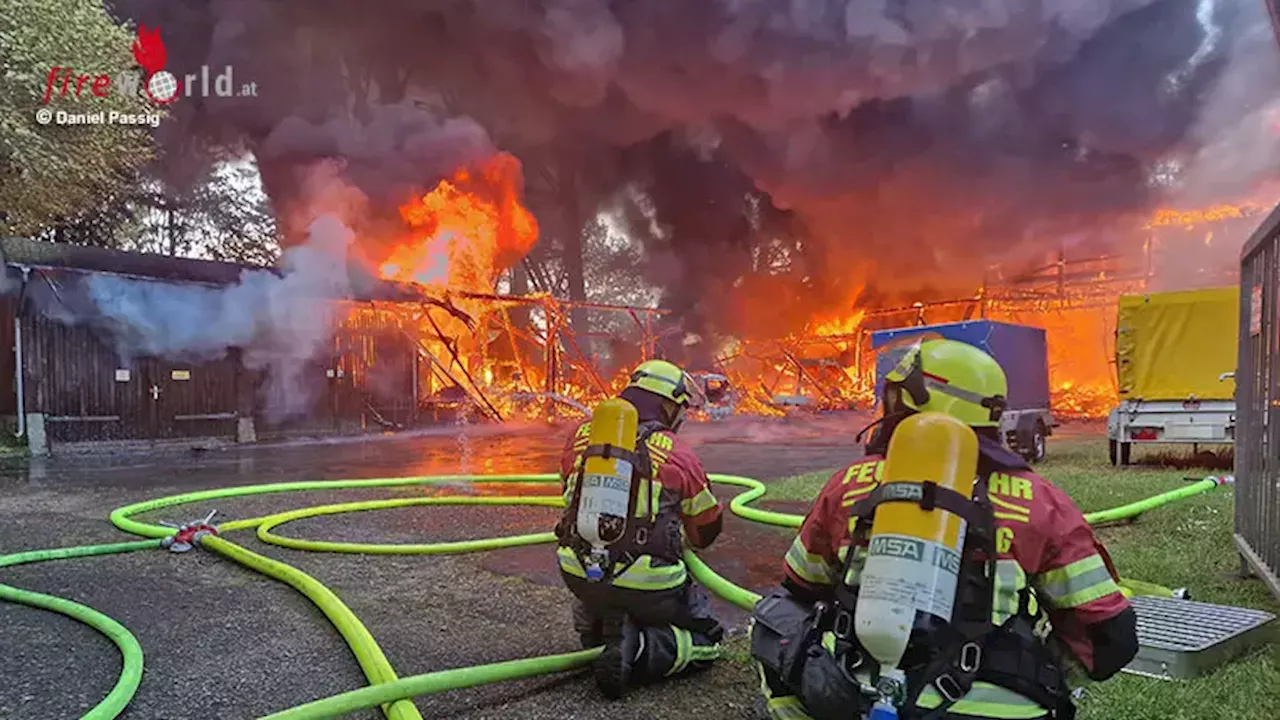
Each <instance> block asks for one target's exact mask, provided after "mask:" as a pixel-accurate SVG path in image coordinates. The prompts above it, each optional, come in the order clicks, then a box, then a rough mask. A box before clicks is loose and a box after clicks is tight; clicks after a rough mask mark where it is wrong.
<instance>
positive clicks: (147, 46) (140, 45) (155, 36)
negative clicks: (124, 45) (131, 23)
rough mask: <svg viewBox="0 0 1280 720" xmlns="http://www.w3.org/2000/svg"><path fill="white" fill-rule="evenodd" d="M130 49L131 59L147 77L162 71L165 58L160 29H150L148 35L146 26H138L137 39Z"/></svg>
mask: <svg viewBox="0 0 1280 720" xmlns="http://www.w3.org/2000/svg"><path fill="white" fill-rule="evenodd" d="M132 49H133V59H134V60H137V61H138V64H139V65H141V66H142V69H143V70H146V71H147V75H154V74H155V73H157V72H159V71H161V70H163V69H164V64H165V60H166V59H167V56H166V54H165V50H164V42H163V41H161V40H160V28H152V29H151V32H150V33H148V32H147V26H146V25H139V26H138V38H137V39H136V40H134V41H133V46H132Z"/></svg>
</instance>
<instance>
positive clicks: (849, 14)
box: [116, 0, 1278, 327]
mask: <svg viewBox="0 0 1280 720" xmlns="http://www.w3.org/2000/svg"><path fill="white" fill-rule="evenodd" d="M116 5H117V7H118V8H119V9H120V10H121V11H122V12H123V13H124V14H125V15H127V16H129V17H132V18H135V19H137V20H140V21H145V22H147V23H148V24H149V25H151V24H153V25H158V26H159V27H161V29H162V32H163V34H164V37H165V40H166V43H167V44H168V45H169V47H170V53H171V58H172V62H171V65H173V66H175V67H176V68H178V69H181V68H182V67H183V66H186V67H195V66H198V65H200V64H203V63H207V64H209V65H211V66H214V67H215V68H218V67H221V66H222V65H225V64H228V63H230V64H233V65H234V67H235V72H236V77H237V78H238V79H242V80H246V81H247V80H253V81H256V82H257V83H258V85H259V96H258V97H254V98H232V99H221V98H213V99H210V100H209V101H207V102H187V100H183V101H182V102H180V103H177V104H176V105H175V112H176V113H177V114H178V117H179V119H178V121H177V123H176V124H175V127H181V128H182V132H184V133H196V134H199V135H201V136H203V137H208V138H210V139H214V140H216V141H219V142H224V143H230V142H234V143H239V144H241V145H243V146H245V147H247V148H249V149H251V150H253V151H254V152H255V154H256V155H257V157H258V160H259V163H260V166H261V167H262V169H263V175H264V182H265V185H266V187H267V190H268V192H269V193H270V194H271V196H272V200H273V202H275V203H276V207H277V209H278V210H280V211H281V213H282V214H284V215H286V216H287V215H288V214H289V213H288V211H289V208H290V207H291V206H292V205H294V204H297V203H305V202H306V199H305V198H303V197H301V196H300V194H299V193H300V186H299V183H298V179H297V176H296V168H298V167H301V166H305V165H306V164H308V163H310V162H311V161H313V160H315V159H316V158H322V157H332V156H335V155H336V156H342V157H344V158H346V161H347V166H346V167H347V170H346V172H347V174H348V176H349V178H350V180H351V181H352V182H353V183H355V184H356V185H358V186H359V187H360V188H361V189H362V190H363V191H364V192H365V193H367V194H368V196H369V197H370V198H371V199H372V200H373V203H374V206H375V208H376V207H377V206H378V205H379V204H387V203H390V202H392V201H394V199H395V198H396V197H397V196H400V195H403V194H407V193H408V192H410V191H411V189H412V188H413V187H416V186H421V185H429V184H430V183H432V182H434V180H435V179H436V178H438V177H440V176H441V175H443V174H445V173H447V172H449V171H451V170H452V169H453V168H454V167H455V166H456V165H457V164H458V163H461V162H466V161H467V160H468V159H469V158H473V157H475V156H476V155H480V154H483V153H486V152H490V151H491V149H492V148H494V147H497V148H500V149H504V150H510V151H513V152H515V153H516V154H517V155H520V156H521V157H522V158H526V162H527V163H528V160H527V159H528V158H538V165H541V166H547V167H551V168H552V169H554V170H556V171H557V172H559V171H561V170H564V169H565V168H576V169H578V170H581V169H583V168H588V169H590V170H592V172H591V173H589V174H586V175H584V177H589V178H591V180H590V183H589V184H591V185H592V186H591V187H584V188H581V189H580V190H579V192H580V194H581V195H582V196H585V197H589V198H592V202H588V203H586V207H583V208H581V209H580V211H579V212H580V213H581V214H584V215H589V214H591V213H592V212H593V209H594V205H593V203H594V202H595V201H596V200H598V199H599V198H606V197H610V196H613V195H616V194H617V193H618V192H619V191H620V190H621V189H622V188H639V189H640V190H641V191H642V194H643V195H644V196H645V210H644V212H641V211H640V210H635V211H634V212H633V214H638V215H637V216H639V215H643V216H644V217H645V218H646V219H645V222H644V223H639V222H637V223H633V225H634V226H635V227H637V228H641V226H644V227H646V228H648V227H656V228H658V231H657V232H652V233H650V232H647V231H646V232H640V233H639V234H638V236H639V237H641V238H643V239H645V242H646V243H647V244H648V248H649V250H650V252H649V256H650V260H651V263H650V265H651V267H649V268H648V270H649V272H648V275H649V276H650V277H651V278H652V279H654V280H656V281H659V282H661V283H663V285H664V287H665V288H666V289H667V294H666V298H665V300H666V302H668V303H669V304H672V305H674V306H676V307H678V308H680V309H681V310H683V311H684V312H685V314H686V316H687V318H688V320H689V322H690V325H691V327H699V322H700V321H702V323H703V324H704V325H705V324H706V322H708V321H716V322H719V323H721V324H725V323H728V324H737V323H739V322H743V321H753V322H754V321H759V322H778V323H782V324H787V323H789V322H792V318H793V317H796V316H799V315H800V314H801V313H799V312H798V311H795V312H792V309H789V308H787V307H785V305H786V303H781V304H780V307H779V309H778V311H777V312H776V313H774V317H765V318H763V319H756V318H749V319H746V320H744V319H743V318H740V317H737V316H736V315H735V314H734V313H735V311H734V309H733V308H734V307H741V305H740V304H739V303H736V301H735V300H733V298H734V296H735V294H740V293H742V292H744V290H743V288H748V289H750V290H751V292H755V293H759V292H775V293H776V292H778V288H775V287H772V286H770V285H769V284H768V281H766V280H759V279H758V278H757V279H753V281H752V282H744V281H743V280H742V278H743V276H744V274H745V275H751V274H752V273H756V274H758V262H757V259H758V255H759V247H760V245H761V242H762V241H761V237H762V235H767V236H768V237H769V238H776V237H778V236H786V238H788V240H786V241H780V242H782V244H784V245H785V244H786V243H787V242H790V243H791V244H792V246H793V252H792V257H793V259H795V258H799V259H800V261H798V266H799V268H800V269H799V270H797V271H796V273H795V275H796V277H795V278H794V279H795V280H796V281H797V282H798V283H799V285H798V286H797V287H800V288H802V289H804V290H805V292H811V293H814V294H816V295H817V296H818V297H821V298H824V299H826V298H836V299H839V298H840V295H841V293H842V292H844V291H845V290H847V286H848V285H850V284H858V283H861V282H863V281H864V280H869V281H870V282H871V287H870V288H869V289H868V293H870V294H871V295H873V296H874V295H876V294H877V293H878V294H879V295H880V296H883V297H892V296H894V295H895V294H899V295H904V296H905V295H906V294H909V293H913V292H920V291H929V292H934V293H939V294H943V293H946V292H953V291H954V290H956V289H960V288H969V289H972V288H973V287H974V286H976V282H977V280H978V278H979V277H980V274H981V268H982V267H984V266H985V265H987V264H989V263H994V262H1015V263H1016V262H1033V261H1037V260H1039V259H1040V258H1039V255H1042V254H1043V253H1044V251H1045V250H1046V249H1048V248H1056V247H1057V246H1058V244H1059V243H1060V242H1064V241H1069V242H1070V243H1071V244H1072V245H1073V246H1080V247H1085V248H1089V247H1106V246H1107V245H1109V244H1111V245H1113V244H1114V243H1115V242H1116V238H1117V237H1125V233H1124V232H1123V230H1124V228H1126V227H1129V226H1131V225H1133V224H1135V223H1137V222H1138V221H1139V220H1140V219H1141V217H1142V216H1143V215H1144V214H1145V213H1146V212H1148V211H1149V210H1150V209H1151V208H1152V207H1154V206H1157V205H1159V204H1161V203H1164V202H1168V201H1170V200H1179V199H1184V198H1193V199H1194V198H1199V197H1203V196H1204V195H1205V194H1206V191H1205V188H1212V187H1221V186H1222V185H1223V184H1224V183H1225V181H1226V180H1228V179H1230V180H1232V181H1234V182H1233V183H1231V184H1230V187H1231V188H1232V189H1233V190H1236V191H1238V192H1248V191H1250V190H1251V189H1252V188H1254V187H1256V186H1257V183H1258V182H1260V181H1262V180H1265V179H1267V178H1268V177H1270V176H1272V175H1274V174H1275V172H1276V168H1275V167H1274V163H1273V162H1268V161H1267V159H1270V158H1274V157H1275V150H1276V146H1275V143H1276V141H1275V138H1276V133H1275V131H1274V120H1271V119H1270V118H1273V117H1274V116H1273V115H1267V114H1266V113H1267V112H1273V111H1272V110H1269V109H1268V108H1271V107H1272V105H1271V103H1273V101H1274V99H1275V97H1276V93H1277V85H1276V82H1275V79H1276V78H1275V68H1276V67H1277V65H1278V63H1277V59H1278V58H1277V51H1276V47H1275V43H1274V39H1273V38H1272V39H1270V41H1268V38H1267V33H1269V28H1268V26H1267V24H1266V22H1267V20H1266V13H1265V8H1264V6H1263V3H1262V0H1249V1H1245V0H1241V1H1239V2H1228V1H1226V0H1218V1H1217V2H1215V1H1214V0H1097V1H1085V0H1038V1H1037V0H1032V1H1026V0H947V1H945V2H939V1H938V0H848V1H840V2H837V1H835V0H791V1H790V2H782V1H780V0H715V1H712V0H707V1H706V2H698V3H663V2H652V1H645V0H629V1H622V0H618V1H615V2H608V1H606V0H544V1H542V2H538V1H528V0H471V1H470V2H467V1H465V0H439V1H438V2H424V1H422V0H381V1H379V2H363V3H352V2H349V1H347V0H305V1H304V0H278V1H275V2H265V1H256V2H255V1H252V0H211V1H210V0H116ZM1241 138H1244V140H1241ZM1258 151H1268V152H1269V154H1266V155H1259V154H1257V152H1258ZM1224 154H1225V155H1229V156H1231V157H1234V158H1241V159H1243V160H1245V161H1246V162H1243V163H1228V162H1227V161H1226V160H1225V159H1222V156H1223V155H1224ZM1169 158H1173V159H1174V160H1173V161H1169ZM1160 162H1166V164H1168V163H1169V162H1172V164H1168V168H1171V171H1170V172H1169V173H1166V174H1167V175H1168V176H1169V178H1171V179H1169V178H1167V179H1166V180H1164V181H1162V182H1160V183H1157V182H1153V180H1152V178H1153V174H1152V168H1153V167H1155V166H1156V165H1157V164H1158V163H1160ZM526 169H527V171H528V172H527V173H526V174H527V175H528V176H529V178H530V182H531V184H532V185H534V186H535V187H533V188H531V192H534V191H536V190H537V188H536V186H537V184H538V177H540V176H541V175H543V174H552V175H554V174H556V173H543V172H542V170H543V169H544V168H543V167H528V166H527V168H526ZM1242 170H1243V171H1242ZM560 174H561V175H563V173H560ZM535 194H536V192H535ZM760 202H763V203H764V205H765V206H771V207H766V210H765V211H764V213H763V215H764V216H765V219H766V220H767V222H762V220H761V216H762V213H761V211H760V210H759V209H758V206H759V203H760ZM552 209H555V210H556V211H557V212H561V211H562V208H560V207H548V208H545V209H544V208H539V207H536V206H535V210H536V211H544V210H545V211H550V210H552ZM1064 239H1065V240H1064Z"/></svg>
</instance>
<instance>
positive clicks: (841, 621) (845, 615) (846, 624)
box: [831, 608, 853, 640]
mask: <svg viewBox="0 0 1280 720" xmlns="http://www.w3.org/2000/svg"><path fill="white" fill-rule="evenodd" d="M831 632H832V633H833V634H834V635H835V636H836V637H837V638H839V639H841V640H848V639H849V636H850V633H852V632H853V613H851V612H849V611H848V610H845V609H844V608H837V609H836V617H835V621H834V622H833V623H832V624H831Z"/></svg>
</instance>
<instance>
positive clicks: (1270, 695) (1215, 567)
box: [765, 437, 1280, 720]
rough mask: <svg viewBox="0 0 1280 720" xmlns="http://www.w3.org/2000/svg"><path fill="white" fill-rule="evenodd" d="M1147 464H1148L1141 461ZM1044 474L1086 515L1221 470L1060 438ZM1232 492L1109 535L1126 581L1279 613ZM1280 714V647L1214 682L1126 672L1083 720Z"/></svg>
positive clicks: (1098, 693)
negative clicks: (1159, 462) (1240, 554)
mask: <svg viewBox="0 0 1280 720" xmlns="http://www.w3.org/2000/svg"><path fill="white" fill-rule="evenodd" d="M1137 460H1138V461H1139V462H1141V459H1137ZM1036 469H1037V471H1038V472H1040V473H1041V474H1043V475H1044V476H1045V477H1046V478H1048V479H1049V480H1050V481H1052V482H1053V483H1054V484H1055V485H1057V486H1058V487H1061V488H1062V489H1064V490H1066V491H1067V493H1068V494H1070V495H1071V497H1072V498H1073V499H1074V500H1075V501H1076V503H1077V504H1078V505H1079V506H1080V509H1081V510H1083V511H1085V512H1091V511H1095V510H1103V509H1106V508H1110V507H1115V506H1117V505H1123V504H1125V503H1130V502H1134V501H1136V500H1141V499H1143V498H1146V497H1150V496H1152V495H1155V494H1157V493H1161V492H1165V491H1168V490H1173V489H1176V488H1179V487H1182V486H1184V485H1186V482H1187V481H1186V480H1185V479H1184V478H1186V477H1191V476H1196V477H1200V476H1204V475H1208V474H1215V473H1217V472H1218V471H1213V470H1205V469H1197V470H1186V469H1177V468H1168V467H1162V466H1154V465H1148V466H1143V465H1135V466H1133V467H1129V468H1124V469H1116V468H1113V467H1112V466H1111V464H1110V462H1109V461H1108V459H1107V443H1106V439H1105V438H1101V437H1089V438H1063V439H1057V438H1053V439H1051V440H1050V445H1049V452H1048V457H1046V458H1045V461H1044V462H1043V463H1042V464H1041V465H1039V466H1037V468H1036ZM831 472H833V471H824V472H818V473H808V474H806V475H799V476H795V477H791V478H785V479H783V480H780V481H777V482H775V483H770V485H769V494H768V495H766V496H765V497H766V499H767V500H775V499H776V500H786V499H789V500H806V501H811V500H812V499H813V497H814V496H815V495H816V494H817V492H818V489H819V488H821V487H822V485H823V483H825V482H826V480H827V478H828V477H830V475H831ZM1233 500H1234V498H1233V493H1232V492H1231V491H1230V490H1229V489H1226V488H1223V489H1219V490H1215V491H1212V492H1210V493H1208V494H1205V495H1200V496H1197V497H1194V498H1190V499H1187V500H1181V501H1177V502H1175V503H1174V504H1171V505H1166V506H1165V507H1162V508H1159V509H1157V510H1153V511H1151V512H1148V513H1144V514H1143V515H1142V516H1141V517H1140V518H1138V519H1137V520H1136V521H1135V522H1132V523H1127V524H1122V525H1117V526H1113V527H1105V528H1100V529H1099V530H1098V536H1099V537H1100V538H1101V539H1102V541H1103V543H1104V544H1105V545H1106V546H1107V549H1108V551H1109V552H1110V554H1111V557H1112V559H1113V560H1114V561H1115V563H1116V569H1117V570H1119V572H1120V574H1121V575H1122V576H1124V577H1129V578H1134V579H1137V580H1145V581H1148V582H1154V583H1159V584H1161V585H1165V586H1168V587H1186V588H1189V589H1190V590H1191V595H1192V598H1193V599H1196V600H1202V601H1205V602H1211V603H1218V604H1222V605H1239V606H1245V607H1256V608H1261V609H1263V610H1266V611H1268V612H1272V613H1276V614H1280V604H1277V603H1276V601H1275V599H1274V598H1272V597H1271V595H1269V594H1268V593H1267V591H1266V588H1265V587H1264V586H1263V584H1262V583H1261V582H1259V581H1257V580H1242V579H1240V578H1239V577H1238V576H1237V574H1236V572H1237V570H1238V568H1239V560H1238V559H1237V556H1236V552H1235V546H1234V545H1233V544H1232V541H1231V533H1232V527H1233V515H1232V508H1233ZM1277 707H1280V649H1278V648H1277V647H1276V646H1272V647H1270V648H1267V649H1264V650H1262V651H1260V652H1257V653H1254V654H1253V655H1250V656H1249V657H1246V658H1243V659H1240V660H1237V661H1235V662H1232V663H1230V664H1228V665H1226V666H1225V667H1222V668H1221V669H1219V670H1217V671H1216V672H1214V673H1212V674H1210V675H1207V676H1205V677H1201V678H1196V679H1193V680H1185V681H1163V680H1152V679H1149V678H1144V677H1138V676H1135V675H1129V674H1125V673H1122V674H1121V675H1119V676H1117V677H1115V678H1112V679H1111V680H1109V681H1107V682H1105V683H1096V684H1092V685H1089V686H1088V687H1087V688H1086V691H1085V698H1084V701H1083V703H1082V706H1081V713H1080V717H1081V720H1129V719H1132V720H1200V719H1201V718H1233V719H1234V718H1248V719H1250V720H1271V719H1272V718H1274V717H1275V716H1276V715H1275V712H1276V711H1275V708H1277Z"/></svg>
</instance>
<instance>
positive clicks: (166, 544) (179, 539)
mask: <svg viewBox="0 0 1280 720" xmlns="http://www.w3.org/2000/svg"><path fill="white" fill-rule="evenodd" d="M217 512H218V511H217V510H212V511H210V512H209V514H208V515H206V516H205V518H204V520H196V521H193V522H189V523H186V524H183V525H174V524H173V523H167V522H161V523H160V524H161V525H164V526H166V527H171V528H174V529H176V530H177V532H175V533H174V534H172V535H170V536H169V537H167V538H165V539H164V540H162V541H161V542H160V547H162V548H165V549H166V550H168V551H169V552H176V553H183V552H186V551H188V550H190V549H191V548H193V547H195V545H196V543H198V542H200V539H201V538H203V537H206V536H208V535H217V534H218V527H217V526H216V525H213V524H211V522H210V521H212V520H213V516H214V515H215V514H217Z"/></svg>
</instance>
